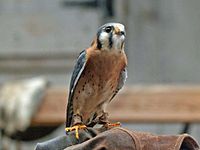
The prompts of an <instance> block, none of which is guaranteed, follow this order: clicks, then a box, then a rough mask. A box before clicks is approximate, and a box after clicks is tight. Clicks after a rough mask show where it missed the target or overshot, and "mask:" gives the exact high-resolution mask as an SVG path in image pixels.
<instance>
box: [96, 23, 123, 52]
mask: <svg viewBox="0 0 200 150" xmlns="http://www.w3.org/2000/svg"><path fill="white" fill-rule="evenodd" d="M125 35H126V31H125V27H124V25H122V24H120V23H107V24H104V25H103V26H101V27H100V28H99V29H98V32H97V36H96V46H97V48H98V49H100V50H101V49H103V50H119V51H121V50H123V49H124V41H125Z"/></svg>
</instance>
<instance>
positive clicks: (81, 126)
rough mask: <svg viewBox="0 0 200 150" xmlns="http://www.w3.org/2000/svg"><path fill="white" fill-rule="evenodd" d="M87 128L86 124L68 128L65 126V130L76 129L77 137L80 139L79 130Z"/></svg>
mask: <svg viewBox="0 0 200 150" xmlns="http://www.w3.org/2000/svg"><path fill="white" fill-rule="evenodd" d="M85 128H87V127H86V126H85V125H75V126H73V127H67V128H65V131H66V132H69V131H74V130H75V136H76V139H79V133H78V130H80V129H85Z"/></svg>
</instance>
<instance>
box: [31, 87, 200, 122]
mask: <svg viewBox="0 0 200 150" xmlns="http://www.w3.org/2000/svg"><path fill="white" fill-rule="evenodd" d="M66 93H67V88H61V87H60V88H50V89H48V90H47V93H46V95H45V97H44V101H43V104H42V105H41V107H40V108H39V110H38V112H37V114H36V115H35V117H34V118H33V120H32V125H33V126H38V125H56V124H62V123H64V122H65V112H66V100H67V94H66ZM108 112H109V114H110V120H111V121H120V122H126V123H141V122H143V123H155V122H156V123H158V122H159V123H175V122H200V87H199V86H158V85H156V86H148V87H146V86H133V87H125V88H124V89H123V90H122V91H121V92H120V93H119V94H118V96H116V98H115V99H114V100H113V101H112V103H111V104H110V106H109V107H108Z"/></svg>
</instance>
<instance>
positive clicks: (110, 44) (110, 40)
mask: <svg viewBox="0 0 200 150" xmlns="http://www.w3.org/2000/svg"><path fill="white" fill-rule="evenodd" d="M112 37H113V33H112V32H110V33H109V47H110V48H112V45H113V41H112Z"/></svg>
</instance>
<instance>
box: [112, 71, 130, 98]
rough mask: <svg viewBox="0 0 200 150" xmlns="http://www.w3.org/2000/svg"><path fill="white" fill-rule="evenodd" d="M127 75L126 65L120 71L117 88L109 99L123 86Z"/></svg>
mask: <svg viewBox="0 0 200 150" xmlns="http://www.w3.org/2000/svg"><path fill="white" fill-rule="evenodd" d="M127 77H128V75H127V67H125V68H124V69H123V70H122V71H121V73H120V77H119V82H118V85H117V88H116V90H115V93H114V94H113V96H112V97H111V99H110V101H111V100H112V99H113V98H114V97H115V95H116V94H117V93H118V92H119V90H120V89H121V88H122V87H123V86H124V84H125V82H126V79H127Z"/></svg>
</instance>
